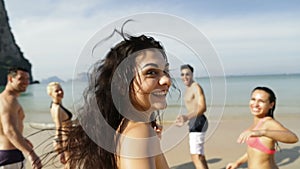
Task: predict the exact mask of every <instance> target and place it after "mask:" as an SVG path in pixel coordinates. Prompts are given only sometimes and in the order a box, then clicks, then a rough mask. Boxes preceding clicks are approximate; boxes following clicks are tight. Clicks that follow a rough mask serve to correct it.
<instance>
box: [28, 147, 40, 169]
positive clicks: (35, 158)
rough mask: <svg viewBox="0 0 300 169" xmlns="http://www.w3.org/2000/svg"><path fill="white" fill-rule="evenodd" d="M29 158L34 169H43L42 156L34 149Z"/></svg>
mask: <svg viewBox="0 0 300 169" xmlns="http://www.w3.org/2000/svg"><path fill="white" fill-rule="evenodd" d="M28 160H29V162H30V163H31V167H32V168H33V169H41V168H42V167H43V166H42V162H41V160H40V158H39V157H38V156H37V155H36V154H35V152H34V151H31V152H30V154H29V156H28Z"/></svg>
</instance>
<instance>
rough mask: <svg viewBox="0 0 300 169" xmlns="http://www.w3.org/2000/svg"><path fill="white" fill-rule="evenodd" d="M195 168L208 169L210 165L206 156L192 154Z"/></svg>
mask: <svg viewBox="0 0 300 169" xmlns="http://www.w3.org/2000/svg"><path fill="white" fill-rule="evenodd" d="M191 157H192V160H193V163H194V166H195V167H196V169H208V165H207V162H206V159H205V156H204V155H201V154H191Z"/></svg>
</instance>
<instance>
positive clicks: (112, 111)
mask: <svg viewBox="0 0 300 169" xmlns="http://www.w3.org/2000/svg"><path fill="white" fill-rule="evenodd" d="M122 29H123V27H122ZM114 34H119V35H121V36H122V37H123V40H122V41H121V42H119V43H118V44H116V45H115V46H114V47H113V48H111V49H110V51H109V52H108V53H107V54H106V56H105V58H104V59H102V60H100V61H99V62H97V63H95V64H94V66H93V68H92V71H91V72H90V76H89V85H88V87H87V89H86V90H85V92H84V102H83V104H82V107H81V108H80V109H79V112H78V121H79V124H78V125H74V126H73V127H72V128H70V129H69V131H68V132H67V133H68V134H67V135H68V136H67V140H66V141H65V145H66V146H65V147H64V150H63V151H67V152H68V153H69V158H68V159H67V160H68V164H69V167H70V168H72V169H73V168H74V169H75V168H76V169H78V168H82V169H87V168H103V169H108V168H109V169H117V160H116V154H115V152H116V151H115V147H116V145H117V140H116V135H115V133H113V132H116V131H119V132H120V133H122V131H123V129H124V127H126V117H124V116H123V115H122V113H121V112H122V111H123V109H124V107H125V106H124V105H123V104H124V103H128V97H125V96H124V90H125V92H126V91H129V92H130V91H131V90H133V89H132V86H131V85H132V77H133V76H134V67H135V63H134V62H132V60H130V59H128V58H129V56H130V57H131V58H133V59H134V58H135V57H136V56H138V55H139V52H140V51H142V50H144V49H155V50H159V51H160V52H161V53H162V55H163V56H164V58H165V60H166V61H167V57H166V53H165V51H164V48H163V46H162V45H161V44H160V42H158V41H156V40H155V39H154V38H152V37H149V36H145V35H140V36H130V35H128V34H125V33H123V30H122V31H117V30H115V31H114ZM124 62H125V63H124ZM121 63H122V64H121ZM117 69H118V71H117ZM124 88H125V89H124ZM127 88H128V89H127ZM112 91H113V94H112ZM114 98H117V99H114ZM129 98H130V97H129ZM126 99H127V100H126ZM130 99H132V98H130ZM152 120H154V119H152ZM150 121H151V120H150ZM154 125H155V122H154V123H153V122H152V126H154ZM86 131H89V132H88V133H87V132H86ZM91 133H92V134H91Z"/></svg>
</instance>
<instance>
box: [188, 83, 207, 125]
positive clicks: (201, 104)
mask: <svg viewBox="0 0 300 169" xmlns="http://www.w3.org/2000/svg"><path fill="white" fill-rule="evenodd" d="M193 85H194V86H193V92H194V93H195V94H194V96H195V98H194V102H195V104H194V105H195V107H194V108H193V109H192V112H188V114H187V115H186V118H187V119H186V120H189V119H191V118H194V117H197V116H198V115H202V114H204V112H205V111H206V101H205V95H204V92H203V89H202V88H201V86H200V85H199V84H197V83H195V84H193ZM186 120H185V121H186Z"/></svg>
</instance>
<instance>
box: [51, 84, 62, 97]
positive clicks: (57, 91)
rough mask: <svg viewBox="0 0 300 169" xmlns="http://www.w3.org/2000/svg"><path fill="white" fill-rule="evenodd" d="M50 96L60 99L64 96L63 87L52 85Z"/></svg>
mask: <svg viewBox="0 0 300 169" xmlns="http://www.w3.org/2000/svg"><path fill="white" fill-rule="evenodd" d="M51 97H53V98H55V99H62V98H63V97H64V91H63V89H62V88H61V87H60V86H59V85H55V86H52V91H51Z"/></svg>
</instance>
